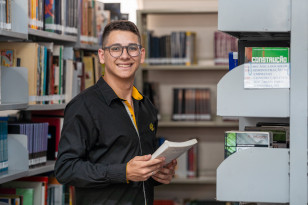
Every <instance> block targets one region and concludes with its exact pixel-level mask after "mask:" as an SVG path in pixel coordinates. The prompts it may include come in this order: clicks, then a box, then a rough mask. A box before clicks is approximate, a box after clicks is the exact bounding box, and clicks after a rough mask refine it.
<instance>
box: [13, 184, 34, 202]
mask: <svg viewBox="0 0 308 205" xmlns="http://www.w3.org/2000/svg"><path fill="white" fill-rule="evenodd" d="M16 194H17V195H21V196H23V204H27V205H28V204H29V205H33V199H34V190H33V189H32V188H16Z"/></svg>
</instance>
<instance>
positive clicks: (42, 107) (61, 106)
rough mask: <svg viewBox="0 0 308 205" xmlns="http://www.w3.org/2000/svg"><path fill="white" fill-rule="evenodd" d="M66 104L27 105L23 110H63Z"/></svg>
mask: <svg viewBox="0 0 308 205" xmlns="http://www.w3.org/2000/svg"><path fill="white" fill-rule="evenodd" d="M65 106H66V103H64V104H47V105H28V106H27V108H26V109H25V110H28V111H34V110H63V109H64V108H65Z"/></svg>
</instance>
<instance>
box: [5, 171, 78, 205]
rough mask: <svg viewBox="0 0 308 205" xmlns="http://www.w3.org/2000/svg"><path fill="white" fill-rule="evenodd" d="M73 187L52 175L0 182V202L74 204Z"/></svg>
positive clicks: (26, 204)
mask: <svg viewBox="0 0 308 205" xmlns="http://www.w3.org/2000/svg"><path fill="white" fill-rule="evenodd" d="M74 192H75V191H74V187H72V186H68V185H62V184H60V183H59V182H58V181H57V180H56V178H55V177H53V176H32V177H25V178H21V179H19V180H16V181H11V182H8V183H4V184H1V186H0V202H2V203H5V204H14V205H55V204H62V205H66V204H67V205H68V204H75V201H74V195H75V194H74Z"/></svg>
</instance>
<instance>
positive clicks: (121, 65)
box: [98, 30, 145, 80]
mask: <svg viewBox="0 0 308 205" xmlns="http://www.w3.org/2000/svg"><path fill="white" fill-rule="evenodd" d="M106 40H107V41H106V44H105V47H109V46H111V45H115V44H117V45H121V46H128V45H130V44H138V45H139V44H140V43H139V41H138V36H137V35H136V34H134V33H132V32H130V31H121V30H114V31H111V32H110V34H109V35H108V37H107V39H106ZM98 54H99V59H100V63H102V64H105V77H106V78H113V79H117V80H119V79H127V80H133V79H134V77H135V73H136V71H137V69H138V67H139V65H140V63H143V62H144V57H145V51H144V48H141V53H140V55H139V56H136V57H131V56H130V55H129V54H128V53H127V50H126V49H123V53H122V55H121V56H120V57H117V58H115V57H113V56H111V55H110V53H109V50H108V49H105V50H103V49H99V52H98ZM105 77H104V78H105Z"/></svg>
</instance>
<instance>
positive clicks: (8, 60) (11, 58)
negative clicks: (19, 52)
mask: <svg viewBox="0 0 308 205" xmlns="http://www.w3.org/2000/svg"><path fill="white" fill-rule="evenodd" d="M0 52H1V65H2V66H5V67H13V66H16V64H15V62H16V59H15V58H16V56H15V50H14V49H4V50H1V51H0Z"/></svg>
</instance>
